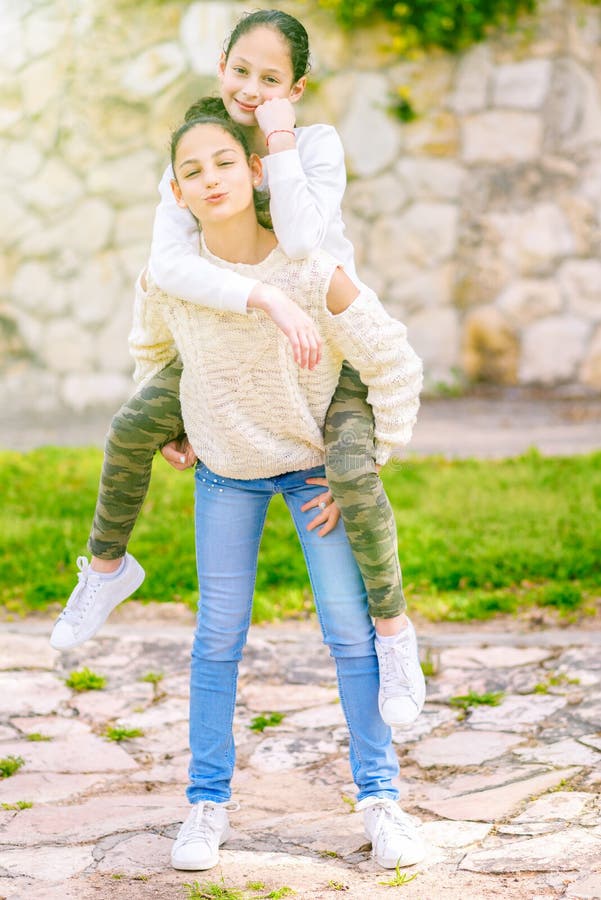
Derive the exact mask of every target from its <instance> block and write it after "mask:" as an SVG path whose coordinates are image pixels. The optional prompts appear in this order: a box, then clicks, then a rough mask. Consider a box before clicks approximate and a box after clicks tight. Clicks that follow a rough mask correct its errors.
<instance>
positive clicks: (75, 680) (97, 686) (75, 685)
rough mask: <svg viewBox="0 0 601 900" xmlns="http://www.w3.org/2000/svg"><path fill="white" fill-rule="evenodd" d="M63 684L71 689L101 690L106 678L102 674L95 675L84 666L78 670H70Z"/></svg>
mask: <svg viewBox="0 0 601 900" xmlns="http://www.w3.org/2000/svg"><path fill="white" fill-rule="evenodd" d="M65 684H66V685H67V687H70V688H71V690H73V691H78V692H81V691H101V690H102V689H103V687H104V686H105V685H106V678H104V676H103V675H96V673H95V672H91V671H90V669H88V667H87V666H86V667H85V668H84V669H80V671H79V672H71V674H70V675H69V677H68V678H65Z"/></svg>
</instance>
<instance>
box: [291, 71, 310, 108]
mask: <svg viewBox="0 0 601 900" xmlns="http://www.w3.org/2000/svg"><path fill="white" fill-rule="evenodd" d="M306 87H307V76H306V75H303V77H302V78H299V79H298V81H295V83H294V84H293V85H292V89H291V90H290V96H289V97H288V99H289V100H290V102H291V103H298V101H299V100H300V98H301V97H302V96H303V94H304V93H305V88H306Z"/></svg>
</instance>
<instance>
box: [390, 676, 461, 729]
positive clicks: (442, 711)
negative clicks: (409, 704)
mask: <svg viewBox="0 0 601 900" xmlns="http://www.w3.org/2000/svg"><path fill="white" fill-rule="evenodd" d="M431 691H432V689H431V686H430V684H428V698H430V694H431ZM456 719H457V713H456V711H455V710H453V709H449V708H448V707H433V706H431V705H430V704H428V703H427V704H426V706H425V708H424V709H423V711H422V712H421V714H420V716H419V717H418V718H417V719H416V721H415V722H414V723H413V725H411V726H409V727H407V728H393V729H392V740H393V743H395V744H412V743H413V742H414V741H419V740H420V738H422V737H423V736H424V735H426V734H430V732H432V731H434V729H436V728H440V727H441V726H442V725H449V724H450V723H451V722H454V721H455V720H456Z"/></svg>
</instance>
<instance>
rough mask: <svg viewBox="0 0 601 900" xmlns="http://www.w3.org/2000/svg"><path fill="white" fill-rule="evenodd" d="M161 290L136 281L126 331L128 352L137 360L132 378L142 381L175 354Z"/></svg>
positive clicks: (137, 382) (148, 378)
mask: <svg viewBox="0 0 601 900" xmlns="http://www.w3.org/2000/svg"><path fill="white" fill-rule="evenodd" d="M161 296H162V294H161V291H159V290H158V288H157V287H156V286H155V285H152V284H149V286H148V290H147V291H145V290H144V288H143V287H142V284H141V281H140V277H138V280H137V281H136V293H135V297H134V312H133V321H132V328H131V331H130V333H129V352H130V353H131V355H132V357H133V358H134V362H135V364H136V366H135V369H134V381H135V382H136V384H137V385H138V386H140V385H143V384H145V383H146V382H147V381H149V380H150V379H151V378H152V377H153V375H156V374H157V372H160V371H161V369H164V368H165V366H166V365H167V364H168V363H170V362H171V361H172V360H173V359H175V357H176V356H177V350H176V347H175V342H174V340H173V335H172V334H171V331H170V330H169V328H168V327H167V323H166V321H165V318H164V316H163V315H162V312H161V299H160V298H161Z"/></svg>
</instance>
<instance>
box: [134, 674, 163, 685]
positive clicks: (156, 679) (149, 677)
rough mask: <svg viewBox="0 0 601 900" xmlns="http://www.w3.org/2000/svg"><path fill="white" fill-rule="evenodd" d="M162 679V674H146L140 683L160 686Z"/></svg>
mask: <svg viewBox="0 0 601 900" xmlns="http://www.w3.org/2000/svg"><path fill="white" fill-rule="evenodd" d="M164 677H165V673H164V672H148V674H146V675H142V677H141V678H140V681H145V682H147V683H148V684H160V682H161V681H162V680H163V678H164Z"/></svg>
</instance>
